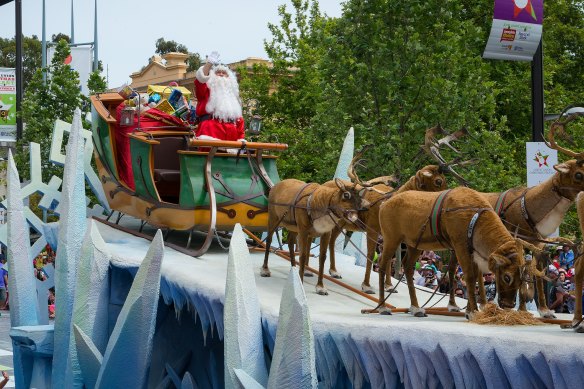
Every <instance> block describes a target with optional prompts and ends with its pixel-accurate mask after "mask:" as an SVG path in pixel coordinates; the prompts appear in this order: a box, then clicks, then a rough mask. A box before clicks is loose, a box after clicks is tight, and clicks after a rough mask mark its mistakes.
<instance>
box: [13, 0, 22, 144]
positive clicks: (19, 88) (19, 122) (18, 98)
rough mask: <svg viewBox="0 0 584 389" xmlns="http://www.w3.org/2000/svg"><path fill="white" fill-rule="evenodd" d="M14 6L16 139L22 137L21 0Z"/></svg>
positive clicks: (17, 0)
mask: <svg viewBox="0 0 584 389" xmlns="http://www.w3.org/2000/svg"><path fill="white" fill-rule="evenodd" d="M15 6H16V10H15V11H16V12H15V14H16V23H15V25H16V140H20V139H21V138H22V115H21V112H22V105H21V102H22V93H23V88H22V0H16V1H15Z"/></svg>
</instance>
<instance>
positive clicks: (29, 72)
mask: <svg viewBox="0 0 584 389" xmlns="http://www.w3.org/2000/svg"><path fill="white" fill-rule="evenodd" d="M0 67H6V68H15V67H16V40H15V39H14V38H10V39H8V38H0ZM40 67H41V41H39V39H38V38H37V37H36V35H33V36H32V37H26V36H25V37H24V38H23V39H22V73H23V86H24V88H25V89H26V87H27V86H28V83H29V82H30V80H31V79H32V76H33V74H34V72H36V71H37V69H38V68H40Z"/></svg>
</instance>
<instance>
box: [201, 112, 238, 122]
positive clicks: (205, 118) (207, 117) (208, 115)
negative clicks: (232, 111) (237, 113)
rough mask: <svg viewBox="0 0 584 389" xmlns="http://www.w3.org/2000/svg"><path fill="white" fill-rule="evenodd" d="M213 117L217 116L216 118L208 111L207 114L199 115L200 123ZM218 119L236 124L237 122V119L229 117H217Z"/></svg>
mask: <svg viewBox="0 0 584 389" xmlns="http://www.w3.org/2000/svg"><path fill="white" fill-rule="evenodd" d="M211 119H216V118H214V117H213V116H212V115H211V114H208V113H207V114H205V115H202V116H199V123H202V122H204V121H205V120H211ZM216 120H218V121H220V122H223V123H231V124H235V122H236V121H237V120H235V119H228V120H221V119H216Z"/></svg>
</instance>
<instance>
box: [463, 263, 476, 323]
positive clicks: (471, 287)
mask: <svg viewBox="0 0 584 389" xmlns="http://www.w3.org/2000/svg"><path fill="white" fill-rule="evenodd" d="M467 257H468V258H466V261H467V262H466V263H470V261H471V260H472V259H471V258H470V256H468V255H467ZM461 261H463V259H462V258H461ZM468 268H469V269H468V280H467V284H466V285H467V288H468V305H467V306H466V313H465V316H466V318H467V319H468V320H472V317H473V316H474V314H475V313H476V312H477V311H478V310H479V309H478V307H477V299H476V296H475V285H476V283H477V272H478V268H477V267H476V265H475V264H474V263H473V264H471V266H468Z"/></svg>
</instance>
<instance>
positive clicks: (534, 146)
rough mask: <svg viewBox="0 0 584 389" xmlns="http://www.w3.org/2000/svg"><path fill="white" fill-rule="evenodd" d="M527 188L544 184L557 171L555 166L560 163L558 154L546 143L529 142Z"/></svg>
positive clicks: (527, 147) (527, 148)
mask: <svg viewBox="0 0 584 389" xmlns="http://www.w3.org/2000/svg"><path fill="white" fill-rule="evenodd" d="M525 146H526V151H527V153H526V156H527V186H528V187H532V186H535V185H537V184H539V183H541V182H544V181H545V180H547V179H548V178H550V177H551V176H553V175H554V174H556V171H555V169H554V165H556V164H557V163H558V152H557V151H556V150H553V149H550V148H549V147H547V145H546V144H545V142H527V143H526V144H525Z"/></svg>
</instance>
